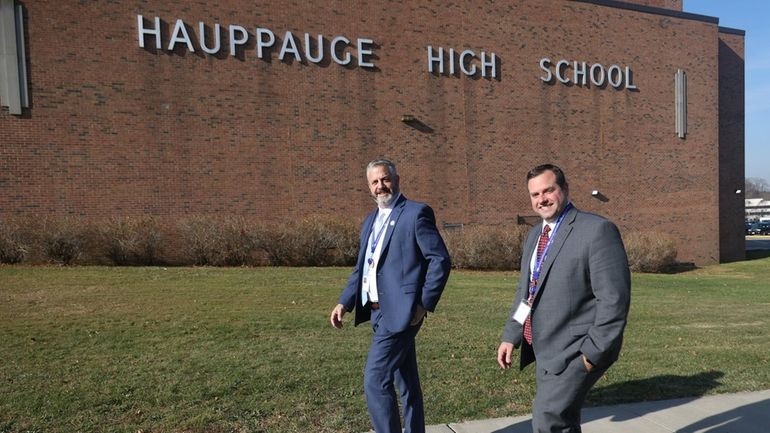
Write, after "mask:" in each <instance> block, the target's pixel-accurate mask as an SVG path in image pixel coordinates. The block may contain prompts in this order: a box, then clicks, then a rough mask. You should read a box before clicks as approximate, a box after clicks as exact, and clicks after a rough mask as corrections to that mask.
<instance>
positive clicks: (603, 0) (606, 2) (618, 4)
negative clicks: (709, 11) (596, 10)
mask: <svg viewBox="0 0 770 433" xmlns="http://www.w3.org/2000/svg"><path fill="white" fill-rule="evenodd" d="M572 1H576V2H580V3H590V4H595V5H597V6H607V7H611V8H617V9H626V10H630V11H636V12H644V13H648V14H655V15H664V16H667V17H675V18H682V19H686V20H694V21H702V22H705V23H710V24H719V18H717V17H711V16H708V15H699V14H693V13H690V12H681V11H675V10H671V9H664V8H657V7H653V6H644V5H639V4H634V3H626V2H622V1H616V0H572Z"/></svg>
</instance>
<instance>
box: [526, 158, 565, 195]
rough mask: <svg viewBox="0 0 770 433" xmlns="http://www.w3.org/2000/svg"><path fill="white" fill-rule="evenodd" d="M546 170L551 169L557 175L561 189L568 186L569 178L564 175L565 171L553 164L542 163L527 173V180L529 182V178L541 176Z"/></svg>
mask: <svg viewBox="0 0 770 433" xmlns="http://www.w3.org/2000/svg"><path fill="white" fill-rule="evenodd" d="M546 171H550V172H552V173H553V174H554V175H555V176H556V184H557V185H559V188H561V189H566V188H567V178H566V177H565V176H564V172H563V171H562V170H561V169H560V168H559V167H557V166H555V165H553V164H540V165H538V166H537V167H535V168H533V169H532V170H530V171H529V173H527V182H529V180H530V179H532V178H533V177H537V176H540V175H541V174H543V173H545V172H546Z"/></svg>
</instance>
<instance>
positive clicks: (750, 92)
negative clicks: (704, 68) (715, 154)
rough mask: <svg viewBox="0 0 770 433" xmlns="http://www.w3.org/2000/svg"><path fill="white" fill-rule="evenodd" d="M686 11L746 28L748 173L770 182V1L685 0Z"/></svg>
mask: <svg viewBox="0 0 770 433" xmlns="http://www.w3.org/2000/svg"><path fill="white" fill-rule="evenodd" d="M684 11H685V12H691V13H694V14H700V15H708V16H712V17H717V18H719V25H720V26H723V27H731V28H734V29H740V30H745V31H746V177H759V178H763V179H765V180H767V181H768V182H770V80H768V75H770V1H768V0H684Z"/></svg>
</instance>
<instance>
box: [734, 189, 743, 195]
mask: <svg viewBox="0 0 770 433" xmlns="http://www.w3.org/2000/svg"><path fill="white" fill-rule="evenodd" d="M742 192H743V190H742V189H740V188H738V189H736V190H735V193H736V194H740V193H742Z"/></svg>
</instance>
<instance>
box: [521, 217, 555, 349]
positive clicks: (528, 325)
mask: <svg viewBox="0 0 770 433" xmlns="http://www.w3.org/2000/svg"><path fill="white" fill-rule="evenodd" d="M550 231H551V226H549V225H548V224H546V225H545V227H543V233H541V234H540V240H539V241H537V255H536V256H535V263H537V262H539V261H540V257H542V256H543V251H544V250H545V246H546V244H547V243H548V232H550ZM530 284H537V282H536V281H534V282H531V283H530ZM534 300H535V295H534V294H532V293H530V294H529V298H528V299H527V303H528V304H529V306H530V307H531V306H532V302H534ZM524 339H525V340H527V343H529V344H530V345H532V311H530V312H529V316H527V320H525V321H524Z"/></svg>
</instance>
